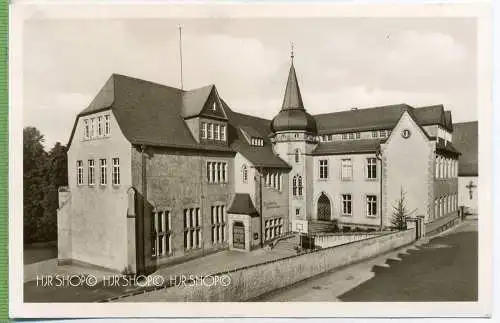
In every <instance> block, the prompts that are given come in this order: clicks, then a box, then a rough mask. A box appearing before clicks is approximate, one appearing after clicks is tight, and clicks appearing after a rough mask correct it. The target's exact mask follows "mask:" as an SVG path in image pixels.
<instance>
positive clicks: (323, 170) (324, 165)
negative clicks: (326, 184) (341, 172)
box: [319, 159, 328, 179]
mask: <svg viewBox="0 0 500 323" xmlns="http://www.w3.org/2000/svg"><path fill="white" fill-rule="evenodd" d="M319 178H320V179H327V178H328V160H327V159H322V160H320V161H319Z"/></svg>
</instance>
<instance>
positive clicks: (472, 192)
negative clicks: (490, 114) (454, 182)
mask: <svg viewBox="0 0 500 323" xmlns="http://www.w3.org/2000/svg"><path fill="white" fill-rule="evenodd" d="M453 144H454V145H455V147H457V149H458V150H459V151H460V153H461V155H460V158H459V159H458V203H459V206H464V207H465V210H464V211H465V212H467V213H471V214H477V211H478V205H477V197H478V190H479V187H478V123H477V121H472V122H462V123H455V124H453Z"/></svg>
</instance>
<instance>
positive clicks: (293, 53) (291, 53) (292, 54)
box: [290, 42, 295, 63]
mask: <svg viewBox="0 0 500 323" xmlns="http://www.w3.org/2000/svg"><path fill="white" fill-rule="evenodd" d="M290 47H291V51H290V57H291V58H292V63H293V58H294V57H295V52H294V47H293V42H291V44H290Z"/></svg>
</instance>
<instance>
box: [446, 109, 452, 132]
mask: <svg viewBox="0 0 500 323" xmlns="http://www.w3.org/2000/svg"><path fill="white" fill-rule="evenodd" d="M444 120H445V124H446V129H448V130H450V131H452V132H453V121H452V117H451V111H445V112H444Z"/></svg>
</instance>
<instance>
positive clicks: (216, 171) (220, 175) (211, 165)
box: [207, 162, 227, 183]
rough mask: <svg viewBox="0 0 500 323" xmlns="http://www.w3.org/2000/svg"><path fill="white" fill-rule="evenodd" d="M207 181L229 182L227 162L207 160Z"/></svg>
mask: <svg viewBox="0 0 500 323" xmlns="http://www.w3.org/2000/svg"><path fill="white" fill-rule="evenodd" d="M207 182H208V183H227V163H224V162H207Z"/></svg>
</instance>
